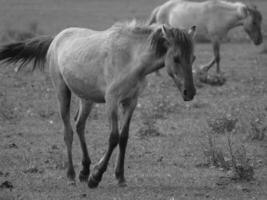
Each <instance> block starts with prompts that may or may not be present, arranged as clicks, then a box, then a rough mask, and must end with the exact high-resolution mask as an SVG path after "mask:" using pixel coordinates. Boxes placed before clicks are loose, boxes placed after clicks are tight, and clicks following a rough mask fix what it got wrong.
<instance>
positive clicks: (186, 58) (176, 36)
mask: <svg viewBox="0 0 267 200" xmlns="http://www.w3.org/2000/svg"><path fill="white" fill-rule="evenodd" d="M159 31H160V33H161V37H160V41H161V44H162V45H160V46H159V47H158V49H159V52H161V54H162V55H163V54H164V56H163V57H164V59H165V60H164V65H165V67H166V69H167V72H168V74H169V75H170V77H171V78H172V79H173V81H174V83H175V85H176V86H177V87H178V89H179V91H180V92H181V94H182V96H183V99H184V101H191V100H192V99H193V98H194V96H195V94H196V89H195V86H194V82H193V75H192V64H193V62H194V60H195V55H194V44H193V38H194V37H195V33H196V27H195V26H193V27H191V28H190V29H189V30H188V31H185V30H180V29H176V28H171V27H168V26H165V25H163V26H162V28H161V29H160V30H159Z"/></svg>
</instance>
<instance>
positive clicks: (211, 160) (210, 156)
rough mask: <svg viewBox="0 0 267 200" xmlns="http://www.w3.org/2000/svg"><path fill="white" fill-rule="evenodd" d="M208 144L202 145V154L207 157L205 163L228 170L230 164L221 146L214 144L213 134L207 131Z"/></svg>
mask: <svg viewBox="0 0 267 200" xmlns="http://www.w3.org/2000/svg"><path fill="white" fill-rule="evenodd" d="M207 136H208V146H206V145H204V150H203V152H204V156H205V157H206V159H207V165H209V166H214V167H218V168H222V169H224V170H229V169H230V165H229V162H228V161H227V159H226V158H225V155H224V153H223V151H222V149H221V148H219V147H218V146H217V145H216V140H215V136H214V134H212V133H211V132H208V134H207Z"/></svg>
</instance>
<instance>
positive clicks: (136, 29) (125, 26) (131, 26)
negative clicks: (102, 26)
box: [112, 19, 153, 35]
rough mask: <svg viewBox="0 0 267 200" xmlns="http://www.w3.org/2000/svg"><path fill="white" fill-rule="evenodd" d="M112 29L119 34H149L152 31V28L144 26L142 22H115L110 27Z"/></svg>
mask: <svg viewBox="0 0 267 200" xmlns="http://www.w3.org/2000/svg"><path fill="white" fill-rule="evenodd" d="M112 28H113V29H116V30H117V31H120V33H126V34H129V33H131V34H137V35H138V34H139V35H143V34H148V35H149V34H151V33H152V31H153V28H152V26H149V25H147V24H145V23H144V22H141V21H137V20H135V19H134V20H132V21H124V22H117V23H115V24H114V25H113V26H112Z"/></svg>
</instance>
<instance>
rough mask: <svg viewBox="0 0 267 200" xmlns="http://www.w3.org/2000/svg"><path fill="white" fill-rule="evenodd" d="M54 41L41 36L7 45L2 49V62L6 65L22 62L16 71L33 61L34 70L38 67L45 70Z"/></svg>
mask: <svg viewBox="0 0 267 200" xmlns="http://www.w3.org/2000/svg"><path fill="white" fill-rule="evenodd" d="M52 41H53V37H52V36H39V37H35V38H31V39H28V40H25V41H21V42H14V43H10V44H6V45H4V46H2V47H0V61H3V62H5V63H17V62H21V64H20V66H19V67H17V68H16V71H19V70H20V69H21V68H22V67H23V66H25V64H27V63H29V62H31V61H33V70H34V69H35V68H36V67H37V66H39V68H40V69H41V70H43V69H44V65H45V62H46V54H47V51H48V48H49V46H50V44H51V42H52Z"/></svg>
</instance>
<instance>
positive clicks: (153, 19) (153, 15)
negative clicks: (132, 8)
mask: <svg viewBox="0 0 267 200" xmlns="http://www.w3.org/2000/svg"><path fill="white" fill-rule="evenodd" d="M158 11H159V7H157V8H155V9H154V10H153V11H152V13H151V15H150V17H149V19H148V21H147V24H148V25H151V24H154V23H157V13H158Z"/></svg>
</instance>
